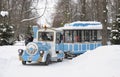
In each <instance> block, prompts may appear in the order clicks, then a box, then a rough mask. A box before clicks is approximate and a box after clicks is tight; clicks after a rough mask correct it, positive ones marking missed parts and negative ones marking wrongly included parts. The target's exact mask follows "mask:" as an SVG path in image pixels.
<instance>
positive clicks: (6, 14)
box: [0, 11, 8, 17]
mask: <svg viewBox="0 0 120 77" xmlns="http://www.w3.org/2000/svg"><path fill="white" fill-rule="evenodd" d="M0 15H2V16H3V17H5V16H8V11H1V12H0Z"/></svg>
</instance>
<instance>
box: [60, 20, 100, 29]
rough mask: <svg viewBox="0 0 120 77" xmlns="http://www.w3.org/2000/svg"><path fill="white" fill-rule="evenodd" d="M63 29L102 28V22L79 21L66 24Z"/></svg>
mask: <svg viewBox="0 0 120 77" xmlns="http://www.w3.org/2000/svg"><path fill="white" fill-rule="evenodd" d="M61 29H102V24H101V23H100V22H96V21H77V22H72V23H69V24H65V25H64V27H61Z"/></svg>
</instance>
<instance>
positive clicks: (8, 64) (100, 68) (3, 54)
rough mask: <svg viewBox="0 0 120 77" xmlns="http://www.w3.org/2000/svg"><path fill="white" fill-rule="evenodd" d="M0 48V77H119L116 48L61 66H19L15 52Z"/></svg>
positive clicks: (14, 48)
mask: <svg viewBox="0 0 120 77" xmlns="http://www.w3.org/2000/svg"><path fill="white" fill-rule="evenodd" d="M21 48H22V49H25V46H0V77H25V76H26V77H39V76H41V77H120V45H108V46H101V47H99V48H96V49H95V50H92V51H87V52H86V53H84V54H82V55H80V56H78V57H76V58H74V59H72V60H66V59H65V60H64V61H63V62H59V63H57V62H53V63H52V64H50V65H49V66H44V65H42V64H28V65H22V64H21V62H20V61H19V59H18V52H17V51H18V49H21Z"/></svg>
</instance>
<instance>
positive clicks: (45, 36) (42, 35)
mask: <svg viewBox="0 0 120 77" xmlns="http://www.w3.org/2000/svg"><path fill="white" fill-rule="evenodd" d="M53 35H54V33H53V32H39V33H38V41H53Z"/></svg>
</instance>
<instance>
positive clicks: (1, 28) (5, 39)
mask: <svg viewBox="0 0 120 77" xmlns="http://www.w3.org/2000/svg"><path fill="white" fill-rule="evenodd" d="M13 35H14V27H13V26H9V25H8V24H6V23H4V24H3V23H1V24H0V45H8V44H11V43H10V40H11V38H12V37H13Z"/></svg>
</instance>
